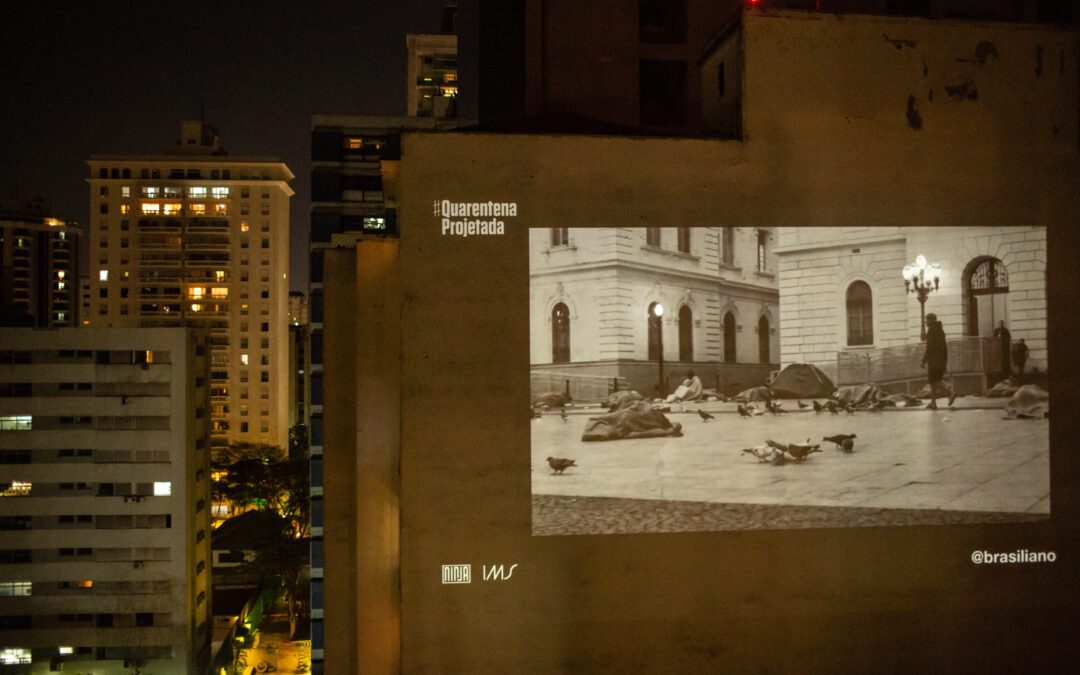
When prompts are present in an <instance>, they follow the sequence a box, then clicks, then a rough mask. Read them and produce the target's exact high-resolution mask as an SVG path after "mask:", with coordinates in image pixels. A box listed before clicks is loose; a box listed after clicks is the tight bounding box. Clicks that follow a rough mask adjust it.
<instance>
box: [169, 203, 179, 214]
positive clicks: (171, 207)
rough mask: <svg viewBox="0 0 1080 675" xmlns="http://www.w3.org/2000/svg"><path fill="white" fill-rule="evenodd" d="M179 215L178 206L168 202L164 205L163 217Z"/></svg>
mask: <svg viewBox="0 0 1080 675" xmlns="http://www.w3.org/2000/svg"><path fill="white" fill-rule="evenodd" d="M179 213H180V205H179V204H177V203H175V202H169V203H168V204H165V215H167V216H175V215H178V214H179Z"/></svg>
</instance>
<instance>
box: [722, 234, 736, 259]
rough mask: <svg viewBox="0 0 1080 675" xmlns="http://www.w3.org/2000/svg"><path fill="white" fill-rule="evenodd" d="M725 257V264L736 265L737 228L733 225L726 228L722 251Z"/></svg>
mask: <svg viewBox="0 0 1080 675" xmlns="http://www.w3.org/2000/svg"><path fill="white" fill-rule="evenodd" d="M721 255H723V257H724V258H723V259H724V265H729V266H734V264H735V229H734V228H733V227H725V228H724V251H723V252H721Z"/></svg>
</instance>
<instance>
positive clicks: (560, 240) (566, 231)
mask: <svg viewBox="0 0 1080 675" xmlns="http://www.w3.org/2000/svg"><path fill="white" fill-rule="evenodd" d="M569 245H570V228H567V227H553V228H551V246H552V248H554V247H556V246H569Z"/></svg>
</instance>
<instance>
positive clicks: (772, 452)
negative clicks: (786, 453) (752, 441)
mask: <svg viewBox="0 0 1080 675" xmlns="http://www.w3.org/2000/svg"><path fill="white" fill-rule="evenodd" d="M743 452H745V453H749V454H751V455H753V456H754V457H757V460H758V461H759V462H762V463H765V462H771V461H773V460H774V459H775V456H776V455H777V453H778V452H779V451H778V450H776V449H775V448H770V447H769V446H767V445H755V446H754V447H752V448H743ZM779 454H781V455H782V454H783V453H779Z"/></svg>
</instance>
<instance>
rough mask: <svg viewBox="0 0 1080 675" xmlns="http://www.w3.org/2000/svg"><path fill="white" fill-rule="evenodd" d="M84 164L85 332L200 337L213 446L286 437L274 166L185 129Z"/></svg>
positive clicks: (283, 184)
mask: <svg viewBox="0 0 1080 675" xmlns="http://www.w3.org/2000/svg"><path fill="white" fill-rule="evenodd" d="M88 164H89V165H90V178H89V179H88V183H89V184H90V220H89V223H88V228H89V231H90V234H89V244H90V246H89V249H90V255H89V268H90V307H89V312H88V313H87V314H86V315H85V316H84V317H83V320H82V324H83V325H84V326H91V327H135V326H145V327H155V326H193V327H203V328H206V329H207V330H208V331H209V333H210V344H211V346H210V362H211V372H210V393H211V399H212V401H211V407H210V411H209V414H210V420H211V434H212V444H213V445H215V446H220V445H224V444H226V443H229V442H234V441H247V442H253V443H268V444H272V445H279V446H282V447H285V445H286V443H287V439H288V420H289V415H288V397H287V387H286V386H285V378H287V377H288V374H287V373H288V363H289V354H288V350H289V346H288V345H289V336H288V293H289V282H288V272H289V198H290V197H291V196H292V195H293V191H292V189H291V188H290V187H289V185H288V182H289V181H290V180H291V179H292V178H293V174H292V173H291V172H290V171H289V169H288V167H287V166H286V165H285V164H283V163H281V162H280V161H278V160H276V159H271V158H244V157H232V156H230V155H228V154H226V153H225V151H224V149H223V148H222V147H221V145H220V143H219V141H218V137H217V135H216V132H215V131H214V130H213V128H212V127H210V126H208V125H206V124H204V123H201V122H184V123H183V124H182V125H181V140H180V142H179V143H178V144H177V145H176V146H175V147H173V148H170V149H168V150H166V151H164V152H163V153H162V154H159V155H152V156H100V157H94V158H93V159H91V160H90V161H89V162H88Z"/></svg>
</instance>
